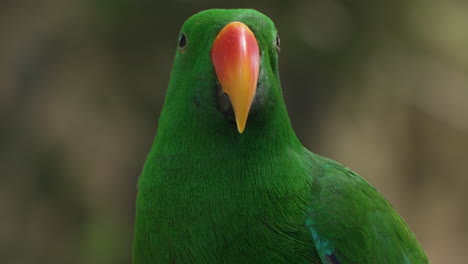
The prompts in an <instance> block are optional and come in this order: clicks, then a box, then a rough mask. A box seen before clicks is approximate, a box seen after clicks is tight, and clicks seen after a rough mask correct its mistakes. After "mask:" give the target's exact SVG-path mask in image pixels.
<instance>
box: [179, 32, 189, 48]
mask: <svg viewBox="0 0 468 264" xmlns="http://www.w3.org/2000/svg"><path fill="white" fill-rule="evenodd" d="M185 45H187V37H186V36H185V34H182V35H180V37H179V48H181V49H182V48H184V47H185Z"/></svg>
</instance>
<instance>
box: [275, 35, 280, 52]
mask: <svg viewBox="0 0 468 264" xmlns="http://www.w3.org/2000/svg"><path fill="white" fill-rule="evenodd" d="M275 44H276V49H277V50H278V51H280V44H281V40H280V37H279V36H278V35H276V43H275Z"/></svg>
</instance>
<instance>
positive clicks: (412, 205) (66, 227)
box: [0, 0, 468, 264]
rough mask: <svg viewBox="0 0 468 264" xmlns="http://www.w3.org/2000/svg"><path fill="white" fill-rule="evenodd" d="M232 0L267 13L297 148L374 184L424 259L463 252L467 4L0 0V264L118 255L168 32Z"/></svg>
mask: <svg viewBox="0 0 468 264" xmlns="http://www.w3.org/2000/svg"><path fill="white" fill-rule="evenodd" d="M357 2H358V3H357ZM240 6H245V7H253V8H256V9H258V10H259V11H261V12H263V13H265V14H267V15H268V16H270V17H271V18H272V19H273V20H274V21H275V22H276V25H277V28H278V30H279V33H280V36H281V40H282V47H281V54H280V69H281V79H282V83H283V89H284V96H285V99H286V103H287V105H288V109H289V112H290V116H291V119H292V122H293V125H294V128H295V130H296V131H297V134H298V136H299V137H300V139H301V140H302V142H303V143H304V145H305V146H307V147H308V148H309V149H310V150H312V151H314V152H316V153H319V154H321V155H324V156H327V157H330V158H333V159H336V160H338V161H340V162H342V163H344V164H346V165H347V166H349V167H351V168H352V169H354V170H355V171H357V172H358V173H360V174H361V175H362V176H364V177H365V178H367V179H368V180H369V181H370V182H371V183H372V184H373V185H375V186H376V187H377V188H378V189H379V190H381V192H382V193H383V194H384V195H385V196H386V197H387V198H388V199H389V200H390V201H391V202H392V204H393V205H394V206H395V207H396V208H397V210H398V211H399V212H400V213H401V215H402V216H403V217H404V218H405V219H406V220H407V222H408V223H409V225H410V226H411V228H412V229H413V230H414V232H415V233H416V235H417V237H418V238H419V239H420V240H421V242H422V244H423V246H424V248H425V249H426V251H427V254H428V255H429V257H430V258H431V260H432V262H433V263H463V262H465V261H466V260H467V259H468V250H467V248H468V247H467V245H468V236H467V235H468V227H467V223H468V210H467V205H466V203H467V200H468V191H467V187H468V173H467V168H466V164H467V159H468V117H467V114H468V104H467V99H468V4H467V3H466V2H465V3H463V1H455V0H454V1H436V0H416V1H406V0H397V1H371V0H367V1H366V0H363V1H351V0H348V1H347V0H340V1H339V0H308V1H305V0H304V1H276V2H274V1H267V0H259V1H253V0H250V1H242V0H239V1H237V2H235V3H233V2H232V1H231V4H220V3H218V2H215V1H209V0H204V1H202V0H201V1H198V2H195V1H189V0H178V1H172V2H166V3H161V2H157V1H143V0H136V1H135V0H134V1H132V0H113V1H111V0H84V1H72V0H43V1H33V0H29V1H28V0H23V1H13V0H3V1H1V2H0V169H1V173H0V174H1V175H0V259H1V262H2V263H109V264H111V263H112V264H113V263H130V259H131V244H132V228H133V214H134V199H135V193H136V181H137V177H138V174H139V172H140V170H141V167H142V164H143V161H144V159H145V156H146V154H147V152H148V150H149V148H150V146H151V143H152V140H153V137H154V135H155V131H156V127H157V118H158V115H159V112H160V110H161V104H162V102H163V96H164V93H165V88H166V85H167V82H168V78H169V73H170V69H171V64H172V58H173V55H174V49H175V47H176V42H177V37H178V31H179V28H180V26H181V25H182V23H183V21H184V20H185V19H186V18H187V17H188V16H190V15H192V14H194V13H195V12H198V11H200V10H203V9H206V8H211V7H240Z"/></svg>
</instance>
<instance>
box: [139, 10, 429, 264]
mask: <svg viewBox="0 0 468 264" xmlns="http://www.w3.org/2000/svg"><path fill="white" fill-rule="evenodd" d="M279 45H280V42H279V38H278V35H277V31H276V29H275V26H274V24H273V22H272V21H271V20H270V19H269V18H268V17H266V16H265V15H263V14H261V13H259V12H257V11H255V10H250V9H235V10H223V9H212V10H206V11H203V12H200V13H198V14H195V15H193V16H192V17H190V18H189V19H188V20H187V21H186V22H185V23H184V25H183V26H182V29H181V31H180V35H179V39H178V47H177V50H176V55H175V60H174V64H173V68H172V73H171V78H170V81H169V87H168V89H167V93H166V98H165V102H164V106H163V109H162V112H161V115H160V118H159V126H158V131H157V135H156V139H155V140H154V143H153V146H152V148H151V150H150V152H149V154H148V157H147V159H146V162H145V165H144V168H143V171H142V173H141V175H140V178H139V182H138V196H137V201H136V217H135V230H134V243H133V263H134V264H143V263H333V264H337V263H340V264H345V263H373V264H378V263H413V264H414V263H428V259H427V257H426V256H425V253H424V251H423V249H422V248H421V246H420V244H419V243H418V241H417V240H416V238H415V236H414V235H413V233H412V232H411V231H410V229H409V228H408V226H407V225H406V224H405V222H404V221H403V220H402V218H401V217H400V216H399V215H398V213H397V212H396V211H395V210H394V209H393V208H392V207H391V205H390V204H389V203H388V202H387V201H386V200H385V199H384V198H383V197H382V195H381V194H380V193H379V192H378V191H377V190H376V189H375V188H374V187H372V186H371V185H370V184H369V183H367V182H366V181H365V180H364V179H363V178H361V177H360V176H359V175H357V174H356V173H354V172H353V171H351V170H350V169H348V168H347V167H344V166H343V165H341V164H340V163H338V162H335V161H332V160H330V159H327V158H324V157H321V156H319V155H316V154H314V153H311V152H310V151H308V150H307V149H306V148H304V147H303V146H302V144H301V143H300V141H299V140H298V138H297V137H296V135H295V133H294V131H293V129H292V127H291V123H290V121H289V117H288V114H287V111H286V107H285V103H284V100H283V96H282V91H281V86H280V79H279V71H278V50H279Z"/></svg>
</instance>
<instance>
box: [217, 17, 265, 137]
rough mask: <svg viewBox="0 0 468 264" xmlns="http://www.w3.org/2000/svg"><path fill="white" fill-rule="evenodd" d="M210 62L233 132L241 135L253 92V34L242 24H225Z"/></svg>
mask: <svg viewBox="0 0 468 264" xmlns="http://www.w3.org/2000/svg"><path fill="white" fill-rule="evenodd" d="M211 60H212V62H213V66H214V68H215V71H216V75H217V77H218V81H219V84H220V85H221V88H222V89H223V91H224V92H225V93H226V94H227V95H228V96H229V99H230V100H231V105H232V108H233V109H234V114H235V116H236V123H237V130H239V133H243V132H244V129H245V124H246V123H247V118H248V116H249V111H250V107H251V106H252V101H253V99H254V96H255V92H256V90H257V81H258V71H259V68H260V51H259V48H258V42H257V39H256V38H255V35H254V34H253V32H252V31H251V30H250V28H249V27H247V26H246V25H245V24H244V23H242V22H238V21H235V22H231V23H229V24H227V25H226V26H225V27H224V28H223V29H222V30H221V31H220V32H219V33H218V35H217V36H216V39H215V40H214V43H213V47H212V48H211Z"/></svg>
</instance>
